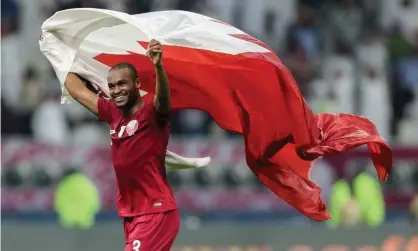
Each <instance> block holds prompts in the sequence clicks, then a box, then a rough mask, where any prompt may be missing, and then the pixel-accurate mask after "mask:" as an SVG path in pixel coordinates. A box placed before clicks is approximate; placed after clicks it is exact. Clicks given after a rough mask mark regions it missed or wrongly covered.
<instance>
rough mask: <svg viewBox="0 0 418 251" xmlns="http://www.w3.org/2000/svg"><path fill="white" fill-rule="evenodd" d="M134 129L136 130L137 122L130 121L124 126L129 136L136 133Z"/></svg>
mask: <svg viewBox="0 0 418 251" xmlns="http://www.w3.org/2000/svg"><path fill="white" fill-rule="evenodd" d="M136 129H138V121H136V120H131V121H129V123H128V125H127V126H126V133H127V134H128V135H129V136H132V135H133V134H134V133H135V132H136Z"/></svg>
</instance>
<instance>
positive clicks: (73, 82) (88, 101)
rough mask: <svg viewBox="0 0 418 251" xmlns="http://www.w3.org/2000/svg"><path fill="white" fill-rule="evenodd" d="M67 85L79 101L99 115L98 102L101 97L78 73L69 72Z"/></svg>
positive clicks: (70, 92) (68, 89)
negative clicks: (87, 85)
mask: <svg viewBox="0 0 418 251" xmlns="http://www.w3.org/2000/svg"><path fill="white" fill-rule="evenodd" d="M65 87H66V88H67V91H68V93H69V94H70V95H71V96H72V97H73V98H74V99H75V100H77V102H79V103H80V104H82V105H83V106H84V107H86V108H87V109H89V110H90V111H91V112H92V113H94V114H96V115H98V110H97V103H98V101H99V97H98V96H97V95H96V94H94V93H93V92H92V91H90V90H89V89H88V88H87V87H86V85H85V84H84V83H83V81H82V80H81V78H80V77H79V76H77V74H75V73H71V72H70V73H69V74H68V76H67V78H66V79H65Z"/></svg>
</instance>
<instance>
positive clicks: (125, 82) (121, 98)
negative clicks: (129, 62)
mask: <svg viewBox="0 0 418 251" xmlns="http://www.w3.org/2000/svg"><path fill="white" fill-rule="evenodd" d="M135 75H136V74H133V73H132V72H131V69H129V68H115V69H112V70H110V71H109V74H108V75H107V82H108V87H109V93H110V97H111V99H112V100H113V102H115V104H116V107H117V108H119V109H129V108H130V107H132V106H133V105H134V104H135V102H136V100H137V99H138V97H139V86H140V82H139V79H138V78H137V77H135Z"/></svg>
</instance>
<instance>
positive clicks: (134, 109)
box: [122, 97, 144, 118]
mask: <svg viewBox="0 0 418 251" xmlns="http://www.w3.org/2000/svg"><path fill="white" fill-rule="evenodd" d="M143 106H144V101H143V100H142V98H141V97H139V98H138V99H137V100H136V102H135V104H134V105H133V106H131V107H129V108H128V109H126V110H122V113H123V117H125V118H129V117H131V116H132V115H133V114H134V113H136V112H137V111H138V110H139V109H141V108H142V107H143Z"/></svg>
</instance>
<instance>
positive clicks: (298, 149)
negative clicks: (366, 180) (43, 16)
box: [40, 9, 392, 221]
mask: <svg viewBox="0 0 418 251" xmlns="http://www.w3.org/2000/svg"><path fill="white" fill-rule="evenodd" d="M42 31H43V33H44V37H43V39H42V40H41V41H40V48H41V51H42V52H43V54H44V55H45V56H46V58H47V59H48V60H49V61H50V62H51V64H52V66H53V67H54V69H55V72H56V74H57V76H58V79H59V80H60V82H61V84H62V86H63V83H64V80H65V77H66V75H67V73H68V72H69V71H72V72H76V73H78V74H79V75H80V76H82V77H83V78H85V79H87V80H89V81H90V82H91V83H92V84H93V85H94V86H93V87H94V88H93V89H94V90H96V91H97V93H98V94H99V95H101V96H103V97H106V96H108V89H107V84H106V75H107V72H108V70H109V69H110V67H111V66H112V65H114V64H116V63H121V62H126V63H131V64H133V65H134V66H135V67H136V69H137V70H138V73H139V76H140V80H141V82H142V85H141V90H140V91H141V95H142V96H143V98H144V99H145V100H147V99H151V98H152V97H153V95H154V93H155V89H154V88H155V73H154V67H153V65H152V63H151V62H150V60H149V58H148V57H147V56H146V47H147V44H148V41H150V40H151V39H156V40H159V41H160V42H161V43H162V44H163V47H164V55H163V63H164V66H165V68H166V71H167V74H168V77H169V80H170V88H171V95H172V96H171V105H172V108H173V109H199V110H203V111H206V112H208V113H209V114H210V115H211V116H212V117H213V119H214V120H215V121H216V123H217V124H218V125H219V126H221V127H222V128H223V129H226V130H229V131H233V132H237V133H240V134H243V136H244V139H245V154H246V160H247V164H248V166H249V168H250V169H251V170H252V171H253V173H254V174H255V175H256V176H257V177H258V178H259V179H260V181H261V182H263V183H264V184H265V185H266V186H267V187H269V188H270V189H271V191H273V192H274V193H275V194H277V195H278V196H279V197H280V198H282V199H283V200H285V201H286V202H287V203H289V204H290V205H292V206H293V207H295V208H296V209H298V210H299V211H300V212H302V213H303V214H305V215H307V216H308V217H310V218H312V219H314V220H318V221H322V220H326V219H329V217H330V216H329V213H328V210H327V208H326V206H325V204H324V203H323V201H322V199H321V197H320V188H319V187H318V186H317V185H315V184H314V183H313V182H312V181H310V180H309V170H310V164H311V161H313V160H314V159H316V158H318V157H321V156H326V155H329V154H334V153H339V152H344V151H348V150H350V149H352V148H354V147H358V146H360V145H363V144H366V145H367V146H368V149H369V151H370V153H371V157H372V159H373V162H374V164H375V166H376V169H377V171H378V176H379V178H381V179H382V180H385V179H386V178H387V175H388V172H389V170H390V168H391V166H392V155H391V151H390V148H389V146H388V145H387V144H386V143H385V141H384V140H383V139H382V138H381V137H380V136H379V134H378V132H377V131H376V128H375V126H374V125H373V124H372V123H371V122H370V121H369V120H367V119H366V118H362V117H358V116H354V115H348V114H334V115H333V114H320V115H317V116H315V115H314V114H313V113H312V111H311V109H310V107H309V106H308V104H307V103H306V101H305V99H304V98H303V97H302V95H301V93H300V91H299V89H298V87H297V84H296V82H295V80H294V78H293V77H292V75H291V73H290V71H289V70H288V69H287V68H286V66H285V65H283V64H282V62H281V61H280V59H279V58H278V57H277V56H276V55H275V54H274V53H273V52H272V50H271V49H270V48H269V47H268V46H266V45H265V44H264V43H262V42H261V41H259V40H257V39H256V38H253V37H251V36H249V35H248V34H246V33H244V32H243V31H241V30H239V29H237V28H235V27H233V26H231V25H229V24H226V23H223V22H221V21H218V20H215V19H212V18H210V17H207V16H203V15H200V14H196V13H191V12H184V11H161V12H151V13H145V14H140V15H128V14H125V13H121V12H115V11H109V10H101V9H71V10H65V11H60V12H57V13H56V14H55V15H53V16H52V17H51V18H49V19H48V20H47V21H46V22H45V23H44V24H43V26H42ZM63 93H64V95H63V99H62V101H63V102H68V101H69V98H68V95H66V92H65V88H64V87H63Z"/></svg>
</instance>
